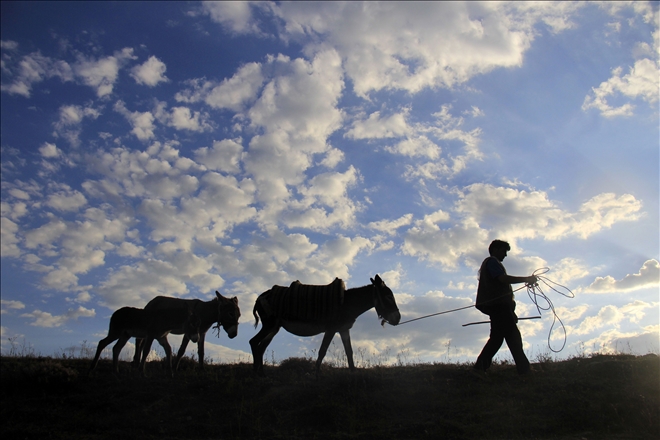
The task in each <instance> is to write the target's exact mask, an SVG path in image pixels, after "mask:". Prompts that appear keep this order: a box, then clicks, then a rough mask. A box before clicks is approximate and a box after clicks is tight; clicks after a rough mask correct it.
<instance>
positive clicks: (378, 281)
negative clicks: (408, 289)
mask: <svg viewBox="0 0 660 440" xmlns="http://www.w3.org/2000/svg"><path fill="white" fill-rule="evenodd" d="M372 283H373V281H372ZM376 283H377V284H378V285H379V286H380V285H383V284H385V283H384V282H383V280H382V279H381V278H380V275H378V274H376ZM376 283H374V284H376Z"/></svg>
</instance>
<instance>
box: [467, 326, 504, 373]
mask: <svg viewBox="0 0 660 440" xmlns="http://www.w3.org/2000/svg"><path fill="white" fill-rule="evenodd" d="M498 315H499V314H492V315H490V338H489V339H488V342H486V345H484V348H483V349H482V350H481V353H480V354H479V357H478V358H477V362H476V363H475V364H474V368H476V369H477V370H481V371H486V370H487V369H488V368H489V367H490V365H491V364H492V363H493V357H494V356H495V355H496V354H497V352H498V351H499V349H500V347H502V344H503V343H504V332H503V331H502V330H503V328H504V327H503V326H502V320H501V319H498V318H497V316H498Z"/></svg>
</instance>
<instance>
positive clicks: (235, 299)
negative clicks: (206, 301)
mask: <svg viewBox="0 0 660 440" xmlns="http://www.w3.org/2000/svg"><path fill="white" fill-rule="evenodd" d="M231 300H232V301H234V304H236V305H238V298H237V297H233V298H232V299H231Z"/></svg>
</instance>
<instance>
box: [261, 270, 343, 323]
mask: <svg viewBox="0 0 660 440" xmlns="http://www.w3.org/2000/svg"><path fill="white" fill-rule="evenodd" d="M345 290H346V285H345V284H344V281H342V280H341V279H339V278H335V280H334V281H333V282H332V283H330V284H328V285H326V286H314V285H309V284H302V283H300V281H294V282H293V283H291V285H290V286H289V287H284V286H273V288H272V289H270V291H268V292H267V293H266V294H264V295H261V296H260V297H259V300H261V302H262V305H263V307H264V309H265V310H266V312H267V313H268V314H269V315H273V314H274V315H276V316H278V317H280V318H283V319H295V320H300V321H319V320H322V319H326V318H332V317H334V316H335V315H336V314H337V313H338V312H339V308H340V307H341V305H342V304H343V303H344V291H345Z"/></svg>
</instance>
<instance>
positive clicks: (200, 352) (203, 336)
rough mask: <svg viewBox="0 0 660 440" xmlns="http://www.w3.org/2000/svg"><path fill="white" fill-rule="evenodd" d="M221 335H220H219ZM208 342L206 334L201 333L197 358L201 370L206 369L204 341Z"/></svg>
mask: <svg viewBox="0 0 660 440" xmlns="http://www.w3.org/2000/svg"><path fill="white" fill-rule="evenodd" d="M218 334H220V333H218ZM205 340H206V333H202V332H199V339H198V340H197V358H198V359H199V368H200V369H201V370H203V369H204V341H205Z"/></svg>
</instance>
